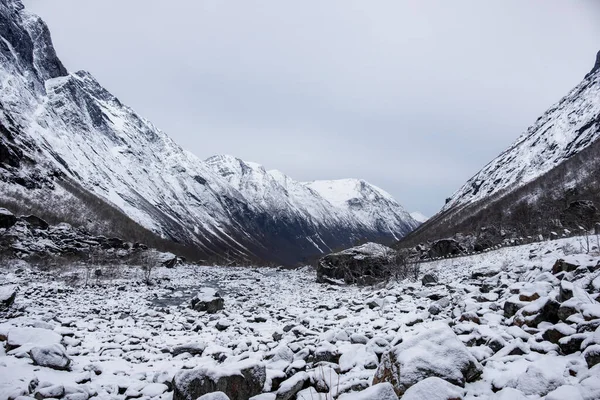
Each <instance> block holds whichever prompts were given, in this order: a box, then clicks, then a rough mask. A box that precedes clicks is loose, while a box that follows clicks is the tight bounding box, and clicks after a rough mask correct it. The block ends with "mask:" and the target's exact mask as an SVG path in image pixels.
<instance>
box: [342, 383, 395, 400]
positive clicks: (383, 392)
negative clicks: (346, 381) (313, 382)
mask: <svg viewBox="0 0 600 400" xmlns="http://www.w3.org/2000/svg"><path fill="white" fill-rule="evenodd" d="M403 399H404V397H403ZM338 400H398V396H397V395H396V393H395V391H394V387H393V386H392V385H391V384H390V383H387V382H383V383H378V384H376V385H373V386H371V387H369V388H368V389H365V390H363V391H361V392H358V393H345V394H343V395H341V396H340V397H338Z"/></svg>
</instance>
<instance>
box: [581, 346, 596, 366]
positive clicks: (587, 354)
mask: <svg viewBox="0 0 600 400" xmlns="http://www.w3.org/2000/svg"><path fill="white" fill-rule="evenodd" d="M583 358H585V362H586V363H587V366H588V368H592V367H593V366H594V365H596V364H600V344H594V345H592V346H588V347H587V348H586V349H585V351H584V352H583Z"/></svg>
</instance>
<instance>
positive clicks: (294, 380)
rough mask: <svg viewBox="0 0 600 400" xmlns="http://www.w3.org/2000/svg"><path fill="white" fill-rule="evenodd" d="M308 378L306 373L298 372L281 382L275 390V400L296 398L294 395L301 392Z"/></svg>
mask: <svg viewBox="0 0 600 400" xmlns="http://www.w3.org/2000/svg"><path fill="white" fill-rule="evenodd" d="M309 380H310V377H309V376H308V374H307V373H306V372H298V373H297V374H295V375H294V376H292V377H291V378H289V379H287V380H285V381H283V382H282V383H281V385H279V389H277V393H276V397H275V399H276V400H290V399H293V398H294V397H296V394H297V393H298V392H299V391H300V390H302V389H303V388H304V387H305V385H306V383H307V382H308V381H309Z"/></svg>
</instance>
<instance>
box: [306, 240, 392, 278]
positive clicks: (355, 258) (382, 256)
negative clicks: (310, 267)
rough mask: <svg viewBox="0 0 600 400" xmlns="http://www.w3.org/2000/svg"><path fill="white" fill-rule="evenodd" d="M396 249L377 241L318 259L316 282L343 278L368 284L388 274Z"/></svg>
mask: <svg viewBox="0 0 600 400" xmlns="http://www.w3.org/2000/svg"><path fill="white" fill-rule="evenodd" d="M395 255H396V251H395V250H393V249H390V248H389V247H386V246H383V245H381V244H377V243H366V244H363V245H362V246H358V247H353V248H350V249H347V250H344V251H341V252H339V253H332V254H329V255H327V256H325V257H323V258H321V259H320V260H319V263H318V266H317V282H319V283H327V282H331V280H343V281H344V282H345V283H348V284H352V283H361V284H369V283H374V282H377V281H380V280H383V279H385V278H387V277H389V276H390V268H391V267H392V266H393V263H394V259H395Z"/></svg>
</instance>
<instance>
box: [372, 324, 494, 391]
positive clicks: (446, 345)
mask: <svg viewBox="0 0 600 400" xmlns="http://www.w3.org/2000/svg"><path fill="white" fill-rule="evenodd" d="M482 370H483V368H482V366H481V364H479V362H478V361H477V360H476V359H475V358H474V357H473V356H472V355H471V353H469V350H468V349H467V348H466V347H465V345H464V344H463V343H462V342H461V341H460V340H459V339H458V337H457V336H456V334H455V333H454V332H453V331H452V329H450V327H448V325H446V324H444V323H441V322H440V323H433V324H432V325H431V328H430V329H429V330H428V331H426V332H424V333H421V334H419V335H417V336H413V337H409V338H407V339H405V340H404V341H403V342H402V343H401V344H400V345H398V346H396V347H394V348H392V349H391V350H390V351H389V352H387V353H385V354H384V355H383V357H382V359H381V364H380V365H379V368H378V369H377V372H376V373H375V378H374V379H373V384H376V383H380V382H390V383H391V384H392V385H393V386H394V389H395V390H396V393H397V394H398V395H399V396H401V395H403V394H404V392H406V390H407V389H408V388H410V387H411V386H413V385H414V384H416V383H417V382H419V381H422V380H423V379H425V378H429V377H440V378H442V379H444V380H446V381H448V382H450V383H452V384H454V385H457V386H461V387H464V385H465V383H466V382H472V381H474V380H476V379H477V378H479V376H480V375H481V373H482Z"/></svg>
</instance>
